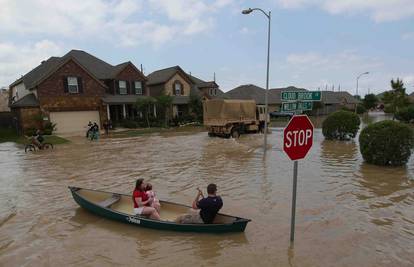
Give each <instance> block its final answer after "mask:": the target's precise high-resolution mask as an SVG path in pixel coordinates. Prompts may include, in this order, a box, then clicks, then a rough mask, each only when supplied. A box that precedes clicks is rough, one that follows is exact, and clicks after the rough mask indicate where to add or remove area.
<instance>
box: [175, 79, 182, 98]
mask: <svg viewBox="0 0 414 267" xmlns="http://www.w3.org/2000/svg"><path fill="white" fill-rule="evenodd" d="M181 90H182V88H181V83H180V82H175V83H174V93H175V95H182V92H181Z"/></svg>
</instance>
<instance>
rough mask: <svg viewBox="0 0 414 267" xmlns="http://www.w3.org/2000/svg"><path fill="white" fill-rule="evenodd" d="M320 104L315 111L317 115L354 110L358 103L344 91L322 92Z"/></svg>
mask: <svg viewBox="0 0 414 267" xmlns="http://www.w3.org/2000/svg"><path fill="white" fill-rule="evenodd" d="M321 102H322V106H321V107H320V108H319V109H318V110H317V111H316V112H317V114H319V115H326V114H329V113H332V112H335V111H337V110H340V109H343V108H346V109H349V110H355V108H356V106H357V105H358V103H359V102H360V101H359V100H358V99H356V98H355V97H354V96H352V95H351V94H350V93H348V92H346V91H342V92H333V91H323V92H322V101H321Z"/></svg>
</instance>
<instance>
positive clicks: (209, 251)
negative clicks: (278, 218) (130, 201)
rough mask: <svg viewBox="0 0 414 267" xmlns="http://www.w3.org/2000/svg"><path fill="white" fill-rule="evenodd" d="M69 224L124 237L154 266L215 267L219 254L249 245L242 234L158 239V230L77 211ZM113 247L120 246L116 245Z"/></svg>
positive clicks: (167, 234)
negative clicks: (202, 266) (200, 265)
mask: <svg viewBox="0 0 414 267" xmlns="http://www.w3.org/2000/svg"><path fill="white" fill-rule="evenodd" d="M70 222H71V224H72V225H73V226H74V227H75V228H77V229H78V230H77V231H79V230H80V229H86V228H88V227H93V228H94V229H95V231H99V232H101V231H105V232H110V233H111V235H113V236H124V237H127V238H128V242H127V244H129V245H131V244H134V249H135V250H136V252H137V253H138V255H139V256H140V257H142V258H144V259H146V260H147V261H148V262H153V263H156V265H160V264H167V265H170V264H171V263H172V262H175V264H178V265H180V264H179V263H180V262H181V263H187V264H188V263H190V262H192V263H193V264H195V265H198V264H197V262H203V263H206V259H207V260H208V263H210V264H219V262H218V261H217V260H216V258H217V257H219V256H221V255H222V253H223V251H225V250H229V249H230V250H231V249H232V248H237V247H240V246H244V245H247V244H248V243H249V242H248V240H247V238H246V236H245V233H234V234H225V235H223V234H203V233H200V234H196V235H194V234H193V233H176V232H168V231H163V232H162V235H158V233H160V232H159V231H158V230H153V229H147V228H141V227H137V226H133V225H129V224H123V223H119V222H115V221H111V220H107V219H103V218H101V217H98V216H96V215H94V214H91V213H89V212H87V211H85V210H84V209H81V208H77V209H76V210H75V213H74V215H73V216H72V217H71V218H70ZM137 233H139V234H138V235H137ZM96 239H98V240H99V239H100V236H96ZM117 245H118V246H123V245H122V244H119V243H117ZM183 253H184V254H187V253H191V257H188V258H185V257H183V256H182V254H183ZM138 255H137V256H138ZM180 255H181V256H180ZM194 256H195V257H196V258H195V259H194V258H193V257H194Z"/></svg>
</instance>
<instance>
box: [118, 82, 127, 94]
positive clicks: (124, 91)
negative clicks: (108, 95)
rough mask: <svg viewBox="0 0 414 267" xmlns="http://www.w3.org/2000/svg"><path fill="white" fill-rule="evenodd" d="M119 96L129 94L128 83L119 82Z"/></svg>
mask: <svg viewBox="0 0 414 267" xmlns="http://www.w3.org/2000/svg"><path fill="white" fill-rule="evenodd" d="M119 94H120V95H126V94H127V87H126V81H119Z"/></svg>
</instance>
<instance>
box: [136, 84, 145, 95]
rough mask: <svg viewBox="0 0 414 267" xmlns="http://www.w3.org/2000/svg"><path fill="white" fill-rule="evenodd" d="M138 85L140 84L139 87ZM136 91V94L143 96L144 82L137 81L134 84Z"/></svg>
mask: <svg viewBox="0 0 414 267" xmlns="http://www.w3.org/2000/svg"><path fill="white" fill-rule="evenodd" d="M137 84H139V87H137ZM134 89H135V94H136V95H142V93H143V90H142V82H141V81H135V82H134ZM137 89H139V90H140V91H137ZM138 92H139V93H138Z"/></svg>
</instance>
